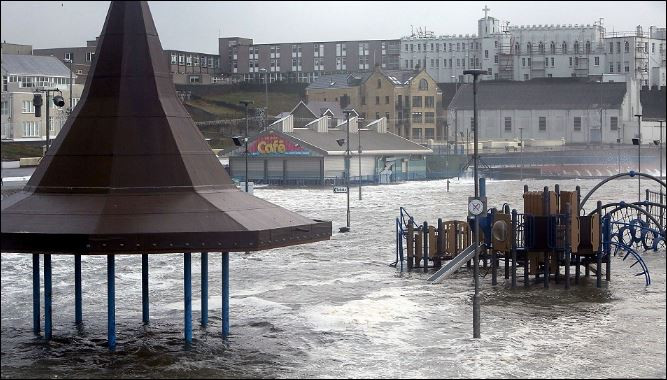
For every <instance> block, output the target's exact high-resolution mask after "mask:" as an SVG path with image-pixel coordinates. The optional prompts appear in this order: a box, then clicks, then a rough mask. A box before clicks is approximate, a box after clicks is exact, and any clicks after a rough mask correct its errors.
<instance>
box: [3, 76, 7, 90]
mask: <svg viewBox="0 0 667 380" xmlns="http://www.w3.org/2000/svg"><path fill="white" fill-rule="evenodd" d="M7 83H8V80H7V76H6V75H3V76H2V91H7Z"/></svg>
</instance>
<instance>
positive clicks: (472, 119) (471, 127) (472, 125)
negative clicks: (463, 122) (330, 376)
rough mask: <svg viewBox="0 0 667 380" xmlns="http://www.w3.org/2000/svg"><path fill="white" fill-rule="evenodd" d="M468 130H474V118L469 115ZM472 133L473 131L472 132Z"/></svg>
mask: <svg viewBox="0 0 667 380" xmlns="http://www.w3.org/2000/svg"><path fill="white" fill-rule="evenodd" d="M470 130H471V131H474V130H475V118H474V117H471V118H470ZM473 133H474V132H473Z"/></svg>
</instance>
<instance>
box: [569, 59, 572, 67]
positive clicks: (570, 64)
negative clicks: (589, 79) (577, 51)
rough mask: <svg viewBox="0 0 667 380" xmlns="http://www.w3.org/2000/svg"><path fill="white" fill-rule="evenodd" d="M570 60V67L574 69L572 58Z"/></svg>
mask: <svg viewBox="0 0 667 380" xmlns="http://www.w3.org/2000/svg"><path fill="white" fill-rule="evenodd" d="M569 58H570V60H569V61H570V67H572V57H569Z"/></svg>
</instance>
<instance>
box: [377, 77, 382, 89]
mask: <svg viewBox="0 0 667 380" xmlns="http://www.w3.org/2000/svg"><path fill="white" fill-rule="evenodd" d="M378 88H382V80H381V79H378Z"/></svg>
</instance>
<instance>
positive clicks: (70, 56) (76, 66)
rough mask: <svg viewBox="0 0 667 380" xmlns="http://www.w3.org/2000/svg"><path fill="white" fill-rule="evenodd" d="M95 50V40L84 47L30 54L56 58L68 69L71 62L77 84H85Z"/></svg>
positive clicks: (36, 51) (54, 49)
mask: <svg viewBox="0 0 667 380" xmlns="http://www.w3.org/2000/svg"><path fill="white" fill-rule="evenodd" d="M96 48H97V39H94V40H90V41H86V46H76V47H64V48H49V49H33V51H32V54H33V55H41V56H52V57H56V58H58V59H59V60H60V61H61V62H62V63H64V64H65V65H67V67H70V61H71V63H72V64H71V67H72V72H73V73H74V74H76V76H77V80H78V82H79V83H81V84H85V83H86V79H87V78H88V71H89V70H90V65H91V63H92V62H93V58H94V57H95V49H96Z"/></svg>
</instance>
